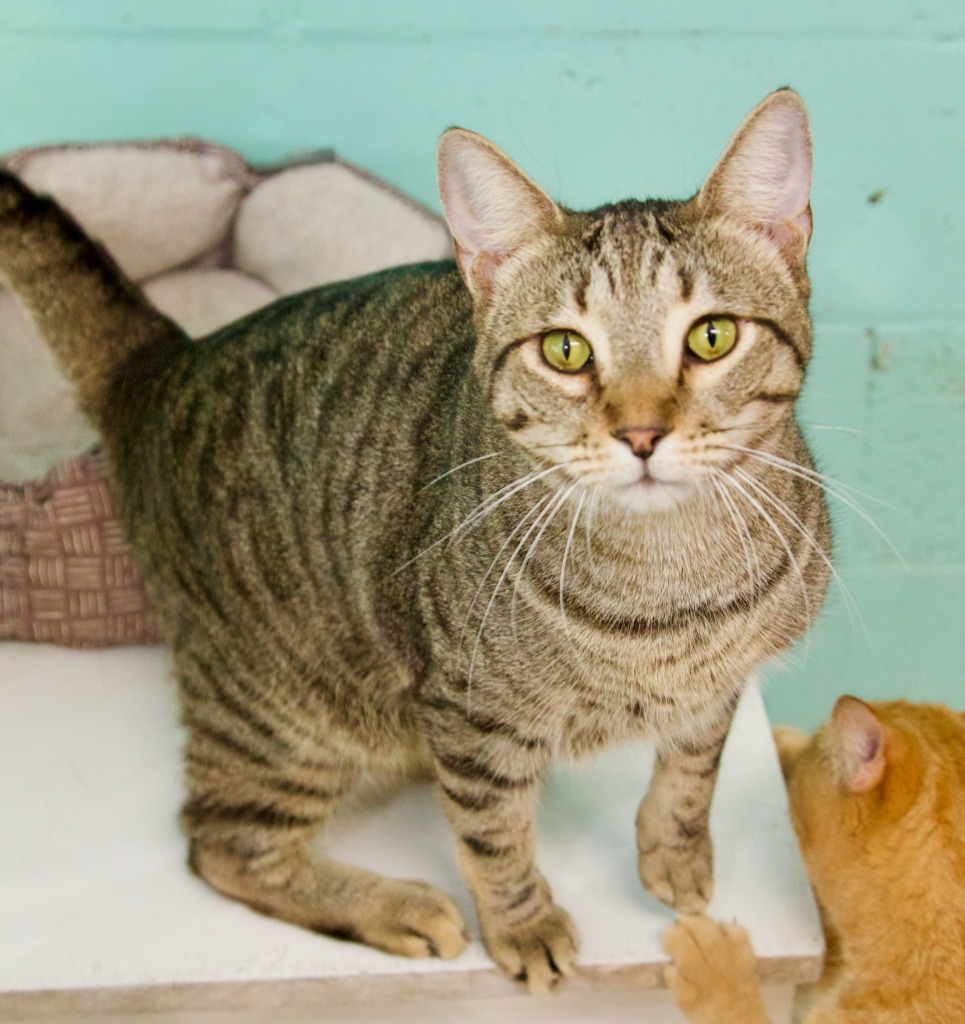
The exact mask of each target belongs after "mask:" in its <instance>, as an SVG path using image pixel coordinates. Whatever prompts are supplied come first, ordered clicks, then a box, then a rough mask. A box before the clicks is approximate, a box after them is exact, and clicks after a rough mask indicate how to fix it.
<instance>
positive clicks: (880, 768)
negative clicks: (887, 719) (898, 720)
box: [831, 697, 888, 793]
mask: <svg viewBox="0 0 965 1024" xmlns="http://www.w3.org/2000/svg"><path fill="white" fill-rule="evenodd" d="M831 729H832V733H833V737H834V746H835V761H836V763H837V770H838V778H839V779H840V780H841V782H842V784H843V785H845V786H847V788H848V789H850V790H851V791H852V792H853V793H867V792H868V791H869V790H871V789H874V788H875V787H876V786H877V785H878V784H879V783H880V782H881V780H882V779H883V778H884V775H885V769H886V768H887V767H888V759H887V757H886V753H885V739H886V737H885V727H884V726H883V725H882V723H881V721H880V720H879V719H878V716H877V715H876V714H875V713H874V711H873V710H872V709H871V708H870V707H869V706H868V705H867V704H865V703H864V701H861V700H858V699H857V697H839V698H838V700H837V702H836V703H835V705H834V710H833V711H832V712H831Z"/></svg>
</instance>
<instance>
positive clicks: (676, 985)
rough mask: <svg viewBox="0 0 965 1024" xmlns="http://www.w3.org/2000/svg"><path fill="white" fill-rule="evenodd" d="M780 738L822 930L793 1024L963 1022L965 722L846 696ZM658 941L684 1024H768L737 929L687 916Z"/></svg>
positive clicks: (922, 707) (937, 710)
mask: <svg viewBox="0 0 965 1024" xmlns="http://www.w3.org/2000/svg"><path fill="white" fill-rule="evenodd" d="M775 739H776V741H777V745H778V751H779V754H780V756H781V764H782V768H783V770H784V775H785V779H786V781H787V785H788V795H789V799H790V804H791V817H792V820H793V822H794V827H795V830H796V832H797V835H798V840H799V842H800V845H801V852H802V854H803V857H804V861H805V864H806V865H807V869H808V873H809V875H810V878H811V882H812V884H813V886H814V890H815V894H816V895H817V898H818V902H819V904H820V906H821V910H822V916H823V919H824V923H825V929H826V932H827V935H828V951H829V956H828V960H827V963H826V965H825V971H824V975H823V977H822V979H821V981H820V982H819V983H818V985H817V986H815V988H814V990H813V991H812V992H811V993H809V999H808V1000H807V1005H802V1006H801V1007H800V1014H799V1017H798V1019H799V1021H800V1022H801V1024H899V1022H900V1024H925V1022H928V1024H952V1022H956V1021H965V717H963V716H962V715H960V714H956V713H954V712H952V711H950V710H948V709H947V708H945V707H941V706H938V705H928V704H910V703H907V702H904V701H896V702H889V703H876V704H870V705H869V704H864V703H863V702H861V701H858V700H856V699H855V698H853V697H842V698H841V699H840V700H839V701H838V702H837V704H836V705H835V708H834V712H833V713H832V716H831V719H830V721H829V722H827V723H826V724H825V725H824V726H822V728H820V729H819V730H818V731H817V733H815V735H814V736H813V737H812V738H811V739H810V740H807V739H806V738H805V737H803V735H801V734H796V733H795V732H794V731H793V730H776V731H775ZM666 942H667V948H668V951H669V952H670V954H671V956H672V957H673V958H674V967H673V968H671V969H670V971H669V972H668V983H669V984H670V986H671V988H673V989H674V991H675V994H676V995H677V998H678V1002H679V1003H680V1005H681V1009H683V1010H684V1012H685V1013H686V1015H687V1018H688V1020H689V1021H691V1022H692V1024H704V1022H707V1024H709V1022H711V1021H713V1024H738V1022H739V1024H758V1022H760V1024H766V1021H767V1017H766V1015H765V1014H764V1011H763V1008H762V1006H761V1004H760V998H759V993H758V989H757V984H756V981H755V980H754V977H753V969H752V967H751V968H748V958H747V951H748V949H749V944H748V940H747V936H746V933H744V932H743V930H735V929H733V928H727V929H725V928H724V927H722V926H720V925H718V924H716V923H715V922H713V921H710V920H709V919H706V918H689V919H686V920H682V921H680V922H678V923H677V924H676V925H674V926H672V927H671V929H670V930H669V931H668V934H667V938H666Z"/></svg>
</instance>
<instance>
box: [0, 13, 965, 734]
mask: <svg viewBox="0 0 965 1024" xmlns="http://www.w3.org/2000/svg"><path fill="white" fill-rule="evenodd" d="M785 84H790V85H793V86H794V87H795V88H797V89H798V90H799V91H800V92H801V93H802V94H803V96H804V97H805V99H806V101H807V102H808V104H809V107H810V109H811V114H812V119H813V130H814V138H815V147H816V159H817V163H816V178H815V185H814V193H813V206H814V214H815V225H816V227H815V234H814V241H813V245H812V250H811V269H812V276H813V281H814V301H813V310H814V314H815V318H816V322H817V349H816V351H817V354H816V357H815V361H814V364H813V368H812V374H811V378H810V381H809V384H808V389H807V398H806V401H805V402H804V405H803V414H802V418H803V420H804V422H805V423H806V424H807V430H808V433H809V435H810V437H811V438H812V440H813V443H814V447H815V449H816V451H817V453H818V456H819V459H820V466H821V468H822V469H823V470H824V471H825V472H827V473H829V474H830V475H831V476H833V477H834V478H836V479H837V480H840V481H842V482H843V483H844V484H847V485H848V486H849V487H855V488H858V489H859V490H861V491H863V492H866V493H867V494H868V495H872V496H873V497H874V498H875V499H879V500H881V501H884V502H886V503H888V504H889V505H894V506H896V508H897V510H893V509H889V508H885V507H883V506H881V505H879V504H877V502H876V501H874V500H872V499H871V498H870V497H866V496H863V495H859V496H858V500H859V501H860V502H861V503H862V504H863V505H864V506H865V508H866V509H867V513H868V514H869V515H870V516H871V517H873V518H874V520H875V522H876V523H877V524H878V526H879V527H880V529H881V530H882V531H883V532H884V533H885V534H887V536H888V537H889V538H890V540H891V542H892V543H893V544H894V546H895V547H896V548H897V549H898V551H899V552H900V553H901V556H902V558H903V559H904V564H902V562H901V561H899V559H898V558H897V557H896V555H895V554H894V553H893V552H892V551H891V549H890V547H889V545H888V544H886V543H885V542H884V541H883V540H882V539H881V538H880V537H879V535H878V534H877V532H876V531H875V530H874V529H873V528H872V527H871V526H870V525H869V524H868V523H867V522H866V521H865V520H864V518H863V516H861V515H858V514H855V513H854V512H853V511H852V510H850V509H848V508H846V507H845V505H844V504H843V503H842V502H840V501H837V500H835V499H832V501H833V504H834V505H835V506H836V514H835V515H836V522H837V526H838V529H837V537H838V545H837V566H838V571H839V573H840V576H841V579H842V580H843V582H844V584H845V585H846V587H847V590H848V592H849V593H850V595H851V600H852V601H853V604H854V605H855V606H856V607H855V609H853V610H852V612H851V614H850V615H849V610H848V603H849V602H848V601H847V600H846V599H845V597H844V596H843V591H842V588H841V587H840V586H835V588H834V592H833V594H832V598H831V600H830V601H829V603H828V606H827V608H826V609H825V611H824V612H823V613H822V615H821V617H820V619H819V621H818V622H817V624H816V626H815V628H814V630H813V631H812V634H811V639H810V642H809V644H807V645H802V646H801V648H800V649H799V650H798V651H796V652H794V653H793V655H792V656H791V657H789V658H788V659H787V662H788V665H789V671H788V672H772V673H770V679H769V683H768V688H767V691H766V696H767V701H768V704H769V706H770V709H771V711H772V716H773V717H774V718H776V719H781V720H791V721H795V722H797V723H799V724H801V725H804V726H810V725H813V724H815V723H816V722H817V721H818V720H819V719H820V718H822V717H823V716H824V715H825V714H826V712H827V710H828V709H829V707H830V705H831V703H832V701H833V699H834V697H835V696H836V695H837V694H838V693H841V692H845V691H847V692H852V693H856V694H859V695H861V696H864V697H867V698H874V697H886V696H907V697H910V698H914V699H935V700H944V701H947V702H949V703H951V704H953V705H956V706H959V707H963V706H965V699H963V697H962V696H961V695H962V691H963V684H965V643H963V641H962V634H963V632H965V458H963V456H965V442H963V437H965V121H963V115H965V109H963V102H965V7H963V6H962V5H961V4H960V3H956V2H953V0H943V2H935V0H925V2H922V3H913V2H911V0H875V2H874V3H872V2H870V0H869V2H864V3H861V2H856V3H849V4H844V3H840V2H839V0H815V2H813V3H810V4H795V5H792V4H774V3H773V2H763V0H762V2H754V0H734V2H733V3H729V4H719V3H712V2H711V0H702V2H701V0H678V2H675V3H656V2H654V3H649V2H645V0H609V2H605V0H601V2H599V3H596V4H588V3H586V2H584V0H555V2H551V0H530V2H528V3H521V2H520V0H486V2H485V3H475V2H474V3H469V2H461V0H412V2H409V3H405V4H402V3H396V2H392V0H365V2H359V3H348V2H344V0H343V2H339V3H336V2H329V0H318V2H309V0H303V2H298V0H276V2H273V3H268V2H264V0H164V2H163V3H149V2H145V0H97V2H95V0H89V2H85V3H75V2H72V0H62V2H58V0H0V96H2V101H0V150H8V149H12V148H15V147H19V146H23V145H28V144H37V143H45V142H54V141H61V140H66V139H74V140H94V139H111V138H131V137H144V136H162V135H169V136H170V135H182V134H188V133H191V134H198V135H204V136H208V137H210V138H213V139H217V140H220V141H222V142H225V143H227V144H229V145H233V146H236V147H237V148H239V149H241V150H242V151H243V152H244V153H245V154H246V155H247V156H249V157H250V158H252V159H256V160H273V159H276V158H278V157H281V156H283V155H285V154H287V153H290V152H292V151H297V150H304V149H312V148H318V147H323V146H328V145H333V146H335V147H336V148H337V150H338V151H339V152H340V153H341V154H342V155H344V156H345V157H347V158H349V159H351V160H353V161H355V162H357V163H360V164H362V165H364V166H366V167H368V168H370V169H371V170H372V171H374V172H376V173H377V174H380V175H382V176H383V177H385V178H387V179H389V180H390V181H392V182H393V183H395V184H396V185H398V186H399V187H401V188H403V189H405V190H407V191H408V192H410V193H412V194H413V195H414V196H416V197H417V198H419V199H421V200H423V201H425V202H427V203H430V204H432V205H436V200H435V192H434V190H435V183H434V172H433V148H434V144H435V139H436V137H437V135H438V133H439V132H440V131H441V130H442V129H443V128H444V127H446V126H447V125H450V124H462V125H465V126H467V127H471V128H474V129H476V130H478V131H481V132H483V133H485V134H487V135H489V136H490V137H492V138H493V139H494V140H495V141H496V142H497V143H498V144H500V145H501V146H503V147H504V148H505V149H506V150H508V151H509V152H510V153H511V154H512V155H514V156H515V157H516V158H517V159H518V160H519V161H520V162H521V164H522V165H523V166H524V167H525V168H526V169H527V170H528V171H529V172H530V173H531V174H532V175H533V176H534V177H536V178H537V180H539V181H540V182H541V183H542V184H543V185H544V186H545V187H546V188H547V189H548V190H550V191H551V192H552V193H553V194H554V195H556V196H557V197H558V198H559V199H561V200H562V201H564V202H566V203H568V204H570V205H574V206H580V205H592V204H596V203H599V202H602V201H605V200H609V199H615V198H620V197H623V196H626V195H638V196H639V195H663V196H679V195H684V194H689V193H690V192H692V191H693V190H695V189H696V188H697V187H698V186H699V184H700V182H701V180H702V177H703V175H704V174H705V173H706V172H707V170H708V169H709V168H710V166H711V165H712V163H713V161H714V159H715V158H716V156H717V154H718V153H719V151H720V149H721V148H722V147H723V145H724V143H725V142H726V140H727V138H728V137H729V134H730V132H731V131H732V130H733V129H734V127H736V125H737V124H738V123H739V121H740V119H741V118H742V117H743V115H744V114H745V113H746V111H747V110H749V109H750V107H751V106H752V105H753V104H754V103H755V102H756V101H757V100H758V99H760V98H761V96H763V95H764V94H765V93H766V92H768V91H770V90H771V89H773V88H775V87H777V86H780V85H785ZM0 372H2V369H0Z"/></svg>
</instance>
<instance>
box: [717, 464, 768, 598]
mask: <svg viewBox="0 0 965 1024" xmlns="http://www.w3.org/2000/svg"><path fill="white" fill-rule="evenodd" d="M710 482H711V483H712V484H713V486H714V490H715V491H717V493H718V495H720V499H721V501H722V502H723V503H724V505H725V507H726V508H727V512H728V515H729V516H730V518H731V522H733V524H734V528H735V529H736V531H737V537H738V540H740V545H741V550H742V551H743V552H744V559H745V561H746V562H747V582H748V583H749V584H750V588H751V594H752V595H754V596H756V595H758V594H759V593H760V592H761V562H760V559H759V558H758V557H757V549H756V548H755V547H754V540H753V538H752V537H751V534H750V530H748V528H747V523H746V522H745V521H744V517H743V516H742V515H741V513H740V509H739V508H738V507H737V505H736V504H735V502H734V499H733V498H732V497H731V496H730V494H728V493H727V489H726V488H725V487H724V485H723V484H722V483H721V482H720V481H719V480H718V479H716V477H711V478H710ZM751 552H753V555H754V565H752V564H751Z"/></svg>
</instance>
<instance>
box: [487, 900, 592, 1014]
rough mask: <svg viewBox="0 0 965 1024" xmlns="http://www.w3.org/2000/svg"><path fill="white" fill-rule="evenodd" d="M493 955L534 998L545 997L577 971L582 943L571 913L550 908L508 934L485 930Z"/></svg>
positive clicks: (488, 945)
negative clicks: (562, 980) (577, 960)
mask: <svg viewBox="0 0 965 1024" xmlns="http://www.w3.org/2000/svg"><path fill="white" fill-rule="evenodd" d="M483 938H484V940H485V943H486V949H487V950H488V951H489V955H490V956H491V957H492V958H493V960H495V961H496V963H497V964H498V965H499V966H500V967H501V968H502V969H503V970H504V971H505V972H506V973H507V974H508V975H509V976H510V977H511V978H515V979H516V980H517V981H522V982H523V983H524V984H525V985H526V988H527V989H528V990H529V992H531V993H532V994H534V995H544V994H546V993H547V992H549V991H550V989H551V988H552V987H553V986H554V985H555V984H556V983H557V982H558V981H559V980H560V978H565V977H569V976H570V975H571V974H572V973H573V970H574V967H575V962H576V953H577V948H578V941H577V937H576V929H575V928H574V927H573V922H572V921H571V920H570V917H569V914H567V913H566V911H565V910H561V909H560V908H559V907H557V906H550V907H549V908H548V909H547V910H546V912H545V913H543V914H541V915H540V916H539V917H537V918H536V919H535V920H533V921H527V922H526V924H524V925H522V926H520V927H516V928H512V929H510V930H506V931H498V930H487V929H484V935H483Z"/></svg>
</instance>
